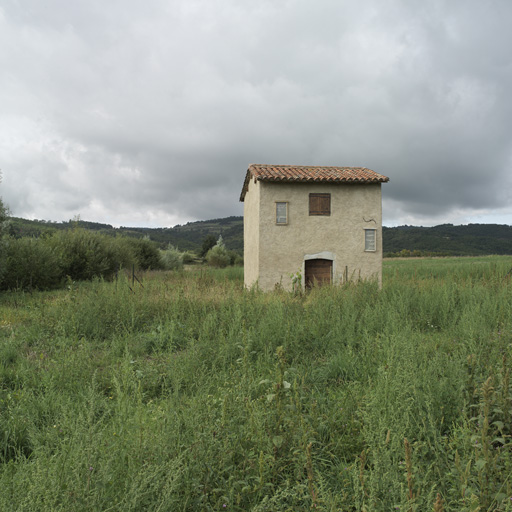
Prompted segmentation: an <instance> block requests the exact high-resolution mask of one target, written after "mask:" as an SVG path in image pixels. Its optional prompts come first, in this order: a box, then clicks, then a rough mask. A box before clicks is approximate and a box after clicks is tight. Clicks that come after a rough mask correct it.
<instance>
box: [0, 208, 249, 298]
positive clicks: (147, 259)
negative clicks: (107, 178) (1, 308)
mask: <svg viewBox="0 0 512 512" xmlns="http://www.w3.org/2000/svg"><path fill="white" fill-rule="evenodd" d="M7 221H8V212H7V209H6V208H5V207H4V205H3V203H2V201H1V200H0V289H3V290H7V289H27V288H28V289H32V288H38V289H50V288H56V287H59V286H61V285H62V284H63V283H64V282H66V280H69V279H71V280H72V281H83V280H90V279H93V278H103V279H112V277H113V276H114V275H115V274H116V273H117V272H118V271H119V270H120V269H122V268H128V269H131V268H132V267H135V268H137V269H138V270H142V271H144V270H149V269H152V270H179V269H181V268H182V267H183V264H184V263H193V262H196V261H198V258H197V256H196V255H195V254H193V253H190V252H180V251H179V250H178V249H176V248H175V247H173V246H172V245H168V246H167V248H166V249H159V248H158V246H157V244H155V243H154V242H152V241H151V240H149V238H131V237H125V236H115V237H113V236H109V235H105V234H101V233H98V232H94V231H90V230H87V229H84V228H81V227H78V226H75V227H74V228H72V229H69V230H66V231H56V232H53V233H49V234H47V235H43V236H40V237H38V238H34V237H22V238H15V237H11V236H8V229H7ZM206 245H209V247H208V248H207V249H206V251H205V253H204V254H202V256H203V259H204V260H205V261H206V262H207V263H208V264H209V265H212V266H216V267H225V266H227V265H230V264H231V265H232V264H240V263H241V261H240V260H241V259H240V257H239V256H238V255H237V254H236V253H234V252H233V251H229V250H227V249H226V247H225V246H224V243H223V242H222V238H221V237H219V239H218V240H214V241H213V243H212V240H207V241H205V244H204V245H203V248H204V247H206ZM199 261H200V260H199Z"/></svg>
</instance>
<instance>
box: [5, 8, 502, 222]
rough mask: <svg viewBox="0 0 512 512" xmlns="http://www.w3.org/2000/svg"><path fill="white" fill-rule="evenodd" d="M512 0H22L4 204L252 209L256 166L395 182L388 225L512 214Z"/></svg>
mask: <svg viewBox="0 0 512 512" xmlns="http://www.w3.org/2000/svg"><path fill="white" fill-rule="evenodd" d="M511 15H512V4H510V3H509V2H507V1H506V0H497V1H495V2H481V1H477V0H468V1H465V2H459V1H454V2H450V3H447V2H444V1H440V0H439V1H432V2H423V3H420V2H410V1H405V0H402V1H400V0H393V1H390V2H386V3H385V5H384V4H383V3H382V2H378V1H377V0H367V1H364V2H355V1H352V0H346V1H341V2H340V1H339V0H320V1H319V2H315V3H312V2H308V1H306V0H289V1H287V2H275V1H270V0H262V1H260V2H249V1H246V0H243V1H240V0H219V1H218V2H207V1H206V0H174V1H171V2H168V1H164V0H161V1H159V0H152V1H149V2H146V3H144V4H142V3H141V2H136V1H134V0H124V1H123V2H121V1H113V2H108V3H105V2H100V1H99V0H91V1H88V2H72V3H71V2H65V1H64V0H48V1H47V2H45V3H44V5H42V4H41V2H38V1H37V0H25V1H24V2H22V3H21V2H15V1H14V0H7V1H6V2H4V3H3V6H2V7H0V45H1V48H2V50H1V51H0V65H1V66H2V70H3V73H2V79H1V80H0V98H1V99H0V106H1V111H2V114H3V115H2V117H1V118H0V168H1V169H2V173H3V182H2V184H1V185H0V187H1V188H0V195H1V196H2V197H3V199H4V201H5V202H6V203H7V204H8V205H9V206H10V208H11V210H12V212H13V214H14V215H19V216H25V217H35V218H45V219H52V220H67V219H69V218H72V217H73V216H75V215H77V214H80V215H81V217H82V218H84V219H89V220H96V221H103V222H110V223H113V224H122V225H154V226H165V225H173V224H176V223H183V222H186V221H188V220H195V219H207V218H213V217H222V216H227V215H237V214H240V213H241V211H242V209H241V205H240V204H238V197H239V193H240V189H241V186H242V182H243V177H244V173H245V170H246V168H247V165H248V164H249V163H281V164H282V163H290V164H311V165H356V166H359V165H362V166H367V167H370V168H372V169H374V170H376V171H378V172H381V173H383V174H386V175H388V176H390V177H391V182H390V183H389V184H386V185H384V186H383V194H384V219H385V223H387V224H401V223H408V224H423V225H428V224H433V223H440V222H454V223H463V222H473V221H478V222H486V221H489V222H502V223H508V224H510V223H511V222H510V218H511V215H512V197H511V193H510V190H512V189H511V185H512V183H511V181H512V178H511V176H512V174H511V173H510V167H511V157H512V152H511V149H512V145H511V142H512V140H511V136H510V133H511V130H510V121H509V120H510V119H511V115H510V114H511V106H512V100H511V98H510V97H509V94H508V91H509V90H510V86H511V85H512V84H511V82H512V63H511V58H510V56H509V53H510V52H509V48H510V46H511V42H512V41H511V39H512V36H510V35H509V32H510V31H509V30H508V26H507V23H508V20H509V19H510V16H511Z"/></svg>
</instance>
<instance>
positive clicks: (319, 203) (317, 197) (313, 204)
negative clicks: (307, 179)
mask: <svg viewBox="0 0 512 512" xmlns="http://www.w3.org/2000/svg"><path fill="white" fill-rule="evenodd" d="M309 215H331V194H309Z"/></svg>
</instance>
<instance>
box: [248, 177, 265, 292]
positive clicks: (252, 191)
mask: <svg viewBox="0 0 512 512" xmlns="http://www.w3.org/2000/svg"><path fill="white" fill-rule="evenodd" d="M260 188H261V187H260V182H256V183H254V181H253V180H251V182H250V183H249V188H248V190H247V192H246V194H245V198H244V283H245V286H247V287H251V286H253V285H255V284H256V283H257V281H258V273H259V261H260V260H259V245H260V236H259V224H260Z"/></svg>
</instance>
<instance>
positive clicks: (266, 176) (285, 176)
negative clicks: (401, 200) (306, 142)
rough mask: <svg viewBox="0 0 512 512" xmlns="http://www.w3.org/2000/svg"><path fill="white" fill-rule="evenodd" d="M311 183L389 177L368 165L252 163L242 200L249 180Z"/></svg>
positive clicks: (358, 181) (384, 180)
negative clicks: (337, 165)
mask: <svg viewBox="0 0 512 512" xmlns="http://www.w3.org/2000/svg"><path fill="white" fill-rule="evenodd" d="M251 178H253V179H254V180H255V181H256V180H258V181H276V182H302V183H304V182H310V183H385V182H387V181H389V178H388V177H386V176H383V175H382V174H378V173H376V172H375V171H372V170H371V169H367V168H366V167H319V166H306V165H260V164H251V165H250V166H249V168H248V169H247V174H246V175H245V181H244V186H243V188H242V193H241V195H240V201H243V200H244V197H245V194H246V192H247V188H248V186H249V180H250V179H251Z"/></svg>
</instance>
